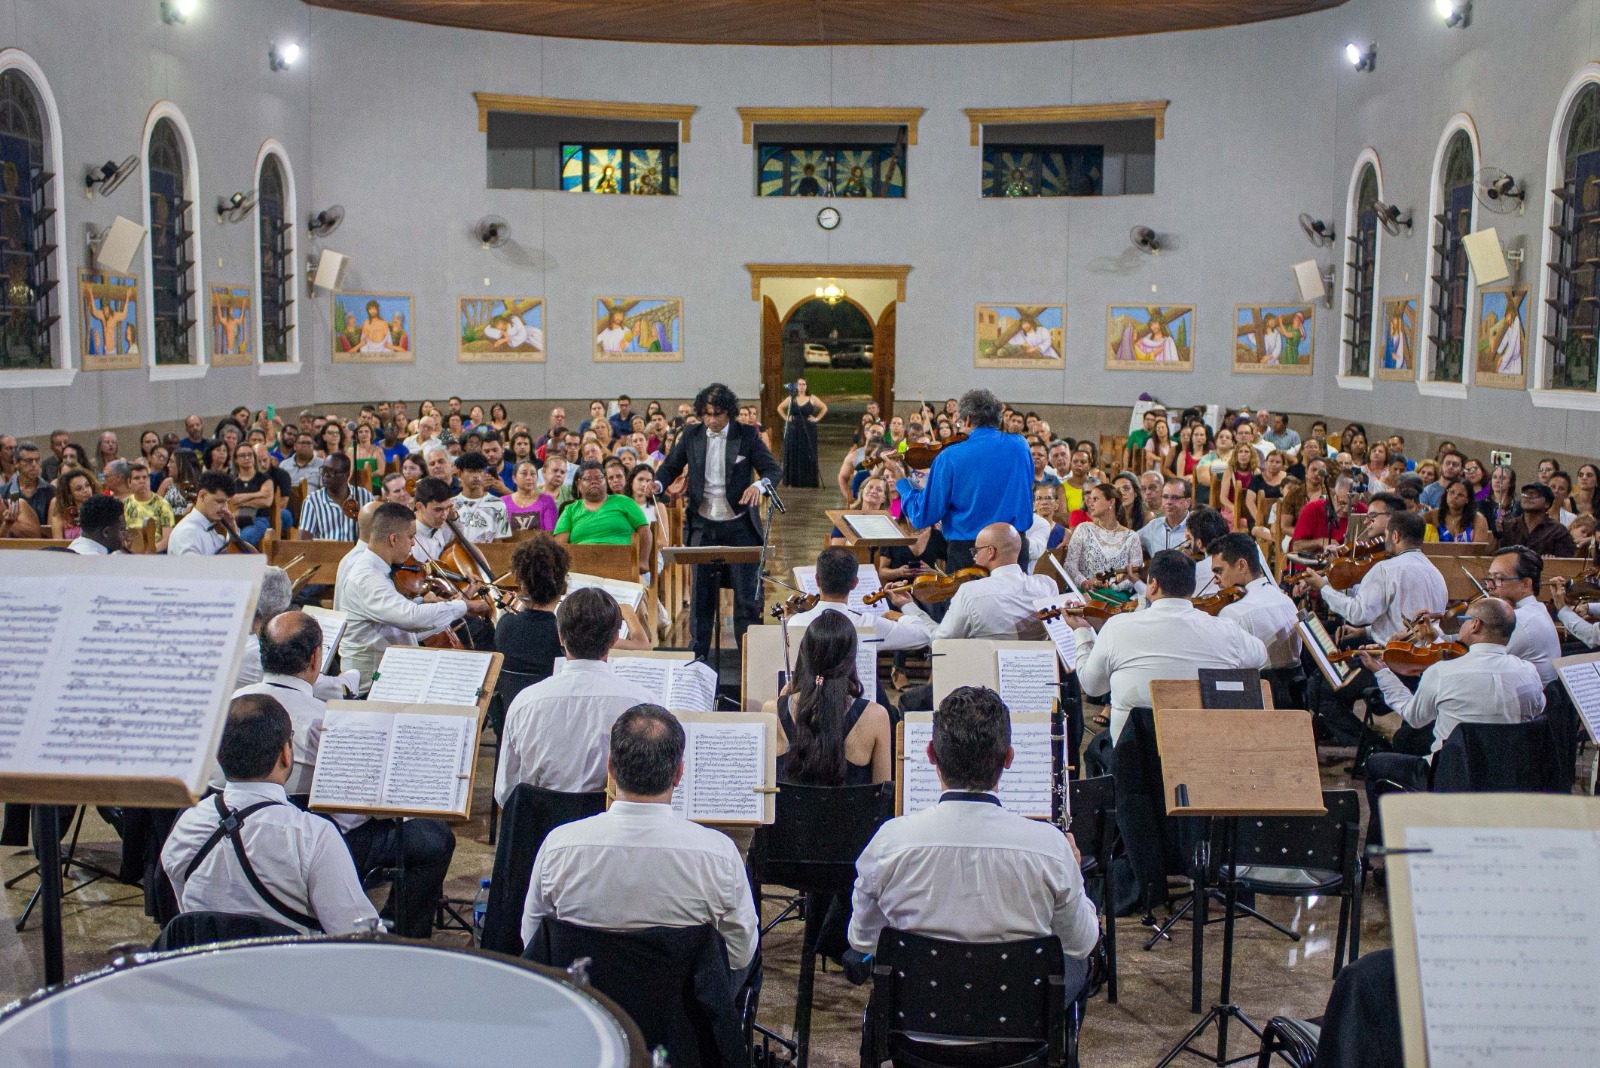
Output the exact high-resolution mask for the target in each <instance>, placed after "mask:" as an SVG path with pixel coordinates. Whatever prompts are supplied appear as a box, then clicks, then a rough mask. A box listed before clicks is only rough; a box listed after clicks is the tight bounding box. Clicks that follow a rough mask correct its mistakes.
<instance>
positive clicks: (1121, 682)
mask: <svg viewBox="0 0 1600 1068" xmlns="http://www.w3.org/2000/svg"><path fill="white" fill-rule="evenodd" d="M1072 633H1073V637H1074V638H1076V639H1077V644H1078V681H1079V683H1080V684H1081V685H1082V686H1083V692H1084V693H1086V694H1090V695H1093V694H1102V693H1105V692H1106V691H1107V690H1109V691H1110V692H1111V744H1112V745H1115V744H1116V743H1117V738H1118V737H1119V736H1120V735H1121V734H1122V727H1123V725H1124V724H1125V723H1127V721H1128V712H1129V711H1130V710H1132V709H1135V708H1149V707H1150V680H1151V679H1197V678H1199V677H1200V669H1201V668H1255V669H1256V670H1258V671H1259V670H1261V669H1262V668H1265V667H1266V666H1267V647H1266V646H1265V645H1264V644H1262V641H1261V639H1260V638H1257V637H1256V636H1255V635H1254V634H1250V633H1248V632H1246V631H1245V630H1244V628H1242V627H1240V626H1239V624H1237V623H1235V622H1234V621H1233V620H1231V619H1222V618H1217V617H1212V616H1208V615H1206V614H1205V613H1204V612H1202V611H1200V609H1198V608H1196V607H1195V606H1194V605H1193V604H1191V603H1189V599H1188V598H1186V597H1163V598H1161V599H1160V600H1158V601H1156V602H1154V603H1153V604H1151V605H1150V607H1148V608H1142V609H1140V610H1139V611H1137V612H1124V613H1122V614H1121V615H1115V616H1112V617H1111V618H1110V619H1108V620H1106V621H1105V623H1104V624H1102V625H1101V627H1100V633H1099V634H1098V635H1096V634H1095V632H1094V631H1093V630H1091V629H1090V628H1088V627H1079V628H1078V629H1077V630H1075V631H1073V632H1072Z"/></svg>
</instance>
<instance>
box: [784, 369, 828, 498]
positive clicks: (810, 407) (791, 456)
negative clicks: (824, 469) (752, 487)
mask: <svg viewBox="0 0 1600 1068" xmlns="http://www.w3.org/2000/svg"><path fill="white" fill-rule="evenodd" d="M827 414H828V406H827V405H826V404H824V403H822V398H821V397H813V396H812V395H811V394H810V393H809V392H808V391H807V389H806V380H805V379H803V378H797V379H795V383H794V392H793V393H791V394H789V396H787V397H785V398H783V400H781V401H779V402H778V415H779V416H780V417H781V418H782V419H783V420H784V429H783V484H784V485H786V486H805V487H808V488H815V487H817V486H820V485H821V484H822V483H821V481H820V480H819V477H818V475H817V424H818V423H819V422H821V421H822V417H823V416H825V415H827Z"/></svg>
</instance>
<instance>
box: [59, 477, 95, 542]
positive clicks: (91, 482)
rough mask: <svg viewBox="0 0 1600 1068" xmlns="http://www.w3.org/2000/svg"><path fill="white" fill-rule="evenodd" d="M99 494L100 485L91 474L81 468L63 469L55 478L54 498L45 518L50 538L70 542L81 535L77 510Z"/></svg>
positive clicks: (81, 529) (81, 530)
mask: <svg viewBox="0 0 1600 1068" xmlns="http://www.w3.org/2000/svg"><path fill="white" fill-rule="evenodd" d="M99 492H100V483H99V482H97V481H96V480H95V477H94V474H93V472H91V471H89V470H88V469H87V468H83V467H67V468H63V469H62V472H61V474H59V475H57V476H56V492H55V496H54V497H52V498H50V507H49V509H48V510H47V515H46V518H47V520H48V521H49V523H50V536H51V537H52V538H56V539H64V540H66V541H72V540H74V539H76V538H77V537H78V535H80V534H82V533H83V528H82V527H81V526H79V524H78V509H79V508H80V507H81V506H82V505H83V502H84V501H86V500H88V499H89V498H90V497H93V496H95V495H96V494H98V493H99Z"/></svg>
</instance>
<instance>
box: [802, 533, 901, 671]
mask: <svg viewBox="0 0 1600 1068" xmlns="http://www.w3.org/2000/svg"><path fill="white" fill-rule="evenodd" d="M859 582H860V571H859V562H858V561H857V560H856V554H855V553H853V552H851V551H850V550H849V549H846V548H844V547H843V546H839V545H835V546H831V547H830V548H827V549H824V550H822V552H820V553H818V554H817V606H816V607H815V608H812V609H810V610H808V611H805V612H800V613H797V614H795V615H794V616H791V617H790V618H789V621H788V623H789V626H791V627H796V628H799V629H801V630H803V629H805V628H806V627H808V626H810V625H811V621H812V620H813V619H816V618H817V617H818V616H819V615H821V614H822V613H823V612H827V611H834V612H840V613H842V614H843V615H844V616H845V618H847V619H849V620H850V621H851V622H852V623H854V624H855V625H856V626H857V627H868V628H871V629H872V631H873V632H874V634H875V636H876V637H877V639H878V641H877V649H878V651H879V652H882V653H892V652H896V651H898V650H901V649H921V648H924V647H926V646H927V645H928V643H929V641H930V640H931V636H930V635H929V633H928V627H927V623H926V622H925V618H926V617H918V616H913V615H910V614H902V613H900V612H893V611H891V612H884V613H873V612H858V611H856V610H855V609H853V608H851V607H849V605H850V593H851V591H852V590H854V589H855V588H856V586H857V584H858V583H859Z"/></svg>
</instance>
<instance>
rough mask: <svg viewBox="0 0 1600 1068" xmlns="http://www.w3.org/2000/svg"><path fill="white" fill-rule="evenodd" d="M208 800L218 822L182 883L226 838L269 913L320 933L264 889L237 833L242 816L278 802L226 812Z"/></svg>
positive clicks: (312, 923)
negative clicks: (212, 805)
mask: <svg viewBox="0 0 1600 1068" xmlns="http://www.w3.org/2000/svg"><path fill="white" fill-rule="evenodd" d="M211 799H212V800H213V801H215V802H216V803H217V817H218V819H219V820H220V821H221V822H220V823H219V824H218V826H217V829H216V830H215V831H212V832H211V837H210V838H207V839H206V843H205V845H203V846H201V847H200V851H199V852H198V853H196V854H195V855H194V859H193V860H191V861H190V862H189V866H188V867H187V868H185V869H184V871H183V878H184V880H185V881H187V880H189V879H190V878H192V877H193V876H194V873H195V871H196V870H197V869H198V868H199V867H200V865H201V863H203V862H204V861H205V859H206V857H208V856H210V855H211V850H213V849H214V848H216V845H217V843H218V842H220V841H222V838H223V836H224V835H226V836H227V837H228V838H229V840H231V841H232V842H233V852H234V855H235V856H237V857H238V858H239V867H241V868H243V869H244V877H245V879H247V880H248V881H249V883H250V889H252V890H254V891H255V892H256V896H257V897H259V898H261V900H262V901H263V902H265V903H266V905H267V907H268V908H270V909H272V911H273V912H276V913H277V914H278V915H280V916H282V917H283V918H284V919H286V920H288V921H290V922H291V923H296V924H299V925H300V926H301V927H304V928H306V929H307V930H311V931H319V932H320V931H321V930H322V925H321V924H319V923H318V922H317V919H316V917H315V916H307V915H306V914H305V913H303V912H297V911H295V910H294V909H292V908H290V907H289V906H288V905H285V904H284V903H283V901H282V900H280V899H279V898H278V896H277V895H276V894H274V893H273V892H272V891H271V890H268V889H267V887H266V884H265V883H263V882H262V881H261V877H260V876H258V875H257V874H256V869H255V868H254V867H253V866H252V865H251V863H250V858H249V857H248V856H246V855H245V851H244V835H243V834H242V833H241V832H240V830H239V828H240V827H241V826H242V825H243V823H244V820H245V817H246V816H248V815H250V814H251V813H252V812H259V811H260V810H261V809H264V808H266V807H267V806H269V805H276V804H280V802H278V801H257V802H256V803H255V804H253V805H251V806H250V807H249V808H242V809H239V810H238V811H237V812H234V811H230V810H229V808H228V806H227V805H226V804H225V803H224V802H223V800H222V795H221V794H220V793H218V794H212V795H211Z"/></svg>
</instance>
